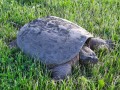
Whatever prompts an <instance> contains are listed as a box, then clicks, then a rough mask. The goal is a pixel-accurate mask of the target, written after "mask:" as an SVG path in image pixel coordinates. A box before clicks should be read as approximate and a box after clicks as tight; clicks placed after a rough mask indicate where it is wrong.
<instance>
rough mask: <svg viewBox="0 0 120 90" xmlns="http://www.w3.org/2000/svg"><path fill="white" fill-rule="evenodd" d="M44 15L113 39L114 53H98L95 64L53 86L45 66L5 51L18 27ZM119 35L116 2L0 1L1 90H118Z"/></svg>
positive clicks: (119, 13) (119, 11)
mask: <svg viewBox="0 0 120 90" xmlns="http://www.w3.org/2000/svg"><path fill="white" fill-rule="evenodd" d="M47 15H54V16H59V17H62V18H65V19H68V20H70V21H72V22H75V23H77V24H78V25H80V26H82V27H83V28H85V29H87V30H88V31H90V32H91V33H94V35H95V36H99V37H102V38H103V39H112V40H113V41H115V42H116V47H115V50H113V51H111V52H109V53H107V54H105V55H104V54H102V53H99V54H98V53H97V54H98V57H99V63H98V64H96V65H94V66H90V67H88V68H85V67H82V68H80V66H75V67H73V72H72V75H71V76H69V77H68V78H67V79H65V80H63V81H61V82H57V83H55V82H54V81H52V80H51V78H50V72H49V71H47V70H46V68H45V66H44V65H42V64H41V63H40V62H38V61H36V60H33V59H31V58H29V57H27V56H26V55H24V53H22V52H21V51H20V50H19V49H16V48H14V49H10V48H9V47H8V43H9V42H10V41H12V40H14V39H15V38H16V34H17V31H18V28H19V27H20V26H23V25H24V24H25V23H28V22H29V21H31V20H34V19H36V18H38V17H44V16H47ZM14 23H15V24H14ZM119 35H120V1H119V0H0V90H37V89H38V90H120V36H119Z"/></svg>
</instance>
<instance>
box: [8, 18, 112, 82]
mask: <svg viewBox="0 0 120 90" xmlns="http://www.w3.org/2000/svg"><path fill="white" fill-rule="evenodd" d="M16 41H17V46H18V47H19V48H20V49H21V50H22V51H23V52H24V53H25V54H28V55H29V56H31V57H33V58H37V59H38V60H40V61H41V62H42V63H44V64H45V65H47V66H48V68H50V69H51V70H52V78H53V79H55V80H58V79H64V78H65V77H66V76H67V75H69V74H70V73H71V66H72V65H74V64H75V63H77V62H78V61H80V62H81V63H82V64H87V63H94V64H95V63H97V62H98V58H97V56H96V54H95V53H94V51H93V50H95V49H100V48H106V49H109V48H111V47H112V44H113V43H112V41H111V40H103V39H101V38H94V37H93V35H92V34H91V33H89V32H88V31H86V30H85V29H83V28H82V27H80V26H78V25H77V24H74V23H72V22H70V21H68V20H65V19H62V18H59V17H56V16H48V17H44V18H39V19H36V20H33V21H31V22H30V23H28V24H25V25H24V26H23V27H22V28H21V29H20V31H19V32H18V35H17V40H16ZM10 45H11V46H12V45H13V42H12V43H11V44H10ZM101 46H104V47H101Z"/></svg>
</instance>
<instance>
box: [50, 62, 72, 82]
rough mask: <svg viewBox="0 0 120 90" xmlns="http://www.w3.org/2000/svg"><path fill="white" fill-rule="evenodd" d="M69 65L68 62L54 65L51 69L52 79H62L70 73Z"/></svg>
mask: <svg viewBox="0 0 120 90" xmlns="http://www.w3.org/2000/svg"><path fill="white" fill-rule="evenodd" d="M70 73H71V65H70V64H69V63H66V64H63V65H59V66H56V67H54V68H53V69H52V75H51V77H52V79H53V80H55V81H59V80H63V79H65V77H67V76H68V75H70Z"/></svg>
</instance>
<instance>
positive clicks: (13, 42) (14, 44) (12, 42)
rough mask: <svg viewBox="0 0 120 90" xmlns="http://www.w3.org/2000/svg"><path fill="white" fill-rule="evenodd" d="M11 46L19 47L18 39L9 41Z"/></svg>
mask: <svg viewBox="0 0 120 90" xmlns="http://www.w3.org/2000/svg"><path fill="white" fill-rule="evenodd" d="M9 47H10V49H12V48H15V47H17V42H16V40H13V41H11V42H10V43H9Z"/></svg>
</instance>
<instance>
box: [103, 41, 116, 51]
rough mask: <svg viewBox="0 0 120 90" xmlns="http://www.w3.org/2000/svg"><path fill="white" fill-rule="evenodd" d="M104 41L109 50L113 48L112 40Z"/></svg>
mask: <svg viewBox="0 0 120 90" xmlns="http://www.w3.org/2000/svg"><path fill="white" fill-rule="evenodd" d="M105 42H106V44H107V47H108V49H109V50H111V49H114V48H115V43H114V42H113V41H112V40H106V41H105Z"/></svg>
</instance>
